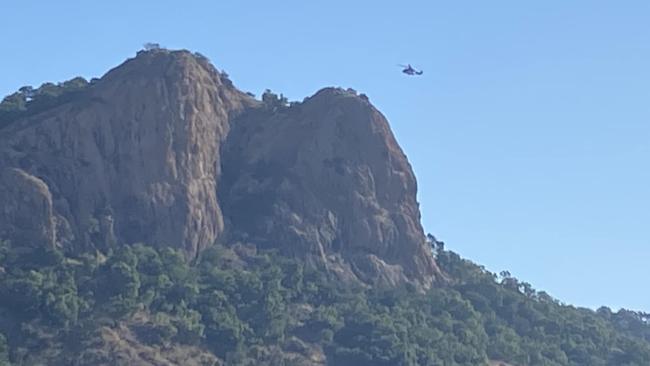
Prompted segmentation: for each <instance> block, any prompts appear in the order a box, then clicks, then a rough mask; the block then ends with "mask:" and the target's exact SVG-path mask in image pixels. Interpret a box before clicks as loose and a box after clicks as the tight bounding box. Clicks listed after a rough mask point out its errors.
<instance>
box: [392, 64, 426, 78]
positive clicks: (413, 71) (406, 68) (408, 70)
mask: <svg viewBox="0 0 650 366" xmlns="http://www.w3.org/2000/svg"><path fill="white" fill-rule="evenodd" d="M398 66H400V67H403V68H404V70H402V72H403V73H405V74H406V75H411V76H413V75H422V74H423V73H424V71H422V70H416V69H414V68H413V67H412V66H411V64H408V65H398Z"/></svg>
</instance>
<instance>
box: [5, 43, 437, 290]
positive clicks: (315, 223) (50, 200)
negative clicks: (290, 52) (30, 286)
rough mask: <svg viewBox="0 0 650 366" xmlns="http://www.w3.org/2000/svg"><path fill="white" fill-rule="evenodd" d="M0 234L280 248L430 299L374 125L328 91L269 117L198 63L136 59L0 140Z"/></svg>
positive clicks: (397, 184)
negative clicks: (417, 289)
mask: <svg viewBox="0 0 650 366" xmlns="http://www.w3.org/2000/svg"><path fill="white" fill-rule="evenodd" d="M0 162H1V165H0V169H1V170H2V173H1V174H0V177H1V178H0V197H1V198H2V200H3V202H5V207H4V211H3V212H1V213H0V218H1V221H0V236H1V237H4V238H7V239H11V240H13V241H17V240H18V241H29V242H30V243H33V244H36V245H47V246H56V247H60V248H63V249H64V250H65V251H66V252H69V253H70V252H80V251H85V250H90V249H92V250H94V249H98V250H101V251H105V250H107V249H109V248H110V247H115V246H119V245H123V244H132V243H136V242H145V243H150V244H153V245H156V246H160V247H165V246H170V247H175V248H182V249H183V251H184V253H185V254H186V257H187V258H189V259H191V258H195V257H196V256H198V255H199V254H200V253H201V251H202V250H203V249H205V248H206V247H209V246H210V245H212V244H213V243H215V242H218V241H219V242H226V243H234V242H243V243H247V244H254V245H256V246H258V247H264V248H277V249H279V250H280V251H281V252H282V253H284V254H286V255H289V256H292V257H298V258H303V259H304V260H306V261H307V262H309V263H311V264H313V265H315V266H320V267H323V268H324V269H326V270H327V271H329V272H330V273H332V274H335V275H337V276H339V277H341V278H344V279H360V280H361V281H362V282H365V283H368V284H387V285H396V284H398V283H403V282H405V281H408V282H414V283H416V284H418V285H422V286H424V287H428V286H430V284H431V282H432V281H433V280H434V278H435V276H436V274H437V273H438V270H437V267H436V265H435V262H434V260H433V257H432V255H431V253H430V250H429V248H427V245H426V243H425V240H424V233H423V230H422V227H421V225H420V213H419V210H418V204H417V202H416V181H415V177H414V175H413V172H412V170H411V167H410V165H409V163H408V161H407V159H406V156H405V155H404V153H403V152H402V150H401V149H400V147H399V145H398V144H397V142H396V140H395V138H394V136H393V135H392V133H391V131H390V127H389V125H388V122H387V121H386V119H385V118H384V117H383V116H382V115H381V113H380V112H379V111H377V110H376V109H375V108H374V107H373V106H372V105H371V104H370V103H369V102H368V100H367V98H364V97H361V96H357V95H356V93H354V92H351V91H344V90H342V89H334V88H327V89H323V90H321V91H319V92H318V93H316V94H315V95H314V96H312V97H310V98H307V99H306V100H305V101H304V102H303V103H295V104H292V105H291V106H290V107H289V106H285V105H278V106H275V107H271V106H269V105H268V103H262V102H260V101H257V100H255V99H253V98H252V97H250V96H249V95H247V94H245V93H242V92H241V91H239V90H237V89H236V88H235V87H234V86H233V85H232V83H231V82H230V80H228V78H227V76H225V75H224V74H223V73H220V72H219V71H217V70H216V69H215V68H214V67H213V66H212V65H211V64H210V63H209V62H208V61H207V60H206V59H205V58H203V57H201V56H197V55H194V54H191V53H189V52H187V51H167V50H152V51H147V52H144V51H143V52H140V53H139V54H138V56H137V57H135V58H133V59H130V60H128V61H126V62H125V63H123V64H122V65H120V66H119V67H117V68H115V69H113V70H111V71H110V72H108V73H107V74H106V75H105V76H103V77H102V78H101V79H99V80H98V81H97V82H95V83H92V84H91V85H90V86H88V87H87V88H86V89H85V90H84V91H83V93H81V94H80V95H79V96H78V97H76V98H74V99H73V100H71V101H69V102H66V103H63V104H62V105H57V106H55V107H53V108H50V109H47V110H44V111H42V112H40V113H37V114H34V115H30V116H28V117H24V118H19V119H17V120H16V121H12V123H10V124H8V125H7V126H6V127H4V128H2V129H1V130H0Z"/></svg>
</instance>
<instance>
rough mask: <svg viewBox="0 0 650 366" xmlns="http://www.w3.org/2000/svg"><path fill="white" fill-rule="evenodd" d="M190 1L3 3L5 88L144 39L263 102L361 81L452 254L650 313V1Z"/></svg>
mask: <svg viewBox="0 0 650 366" xmlns="http://www.w3.org/2000/svg"><path fill="white" fill-rule="evenodd" d="M180 4H181V2H177V1H173V2H172V1H138V2H134V1H122V0H118V1H111V2H102V4H99V2H89V1H71V0H61V1H57V2H40V3H38V4H36V3H34V2H27V1H22V2H17V1H14V2H8V3H6V4H3V7H2V10H1V11H2V18H3V20H2V22H0V33H1V34H3V35H4V38H3V42H2V57H0V70H1V71H0V94H2V95H6V94H8V93H10V92H12V91H14V90H16V89H18V88H19V87H20V86H22V85H34V86H37V85H40V84H41V83H42V82H45V81H63V80H66V79H69V78H72V77H74V76H77V75H81V76H85V77H88V78H89V77H95V76H100V75H102V74H103V73H105V72H106V71H107V70H108V69H110V68H112V67H114V66H116V65H118V64H119V63H121V62H122V61H123V60H124V59H126V58H128V57H132V56H134V55H135V52H136V51H137V50H138V49H140V48H141V46H142V44H143V43H144V42H159V43H161V44H162V45H164V46H167V47H169V48H187V49H190V50H193V51H199V52H201V53H203V54H204V55H206V56H208V57H209V58H210V59H211V60H212V61H213V62H214V63H215V65H216V66H217V67H218V68H220V69H224V70H226V71H227V72H228V73H229V74H230V76H231V79H232V80H233V81H234V82H235V84H236V85H238V86H239V87H240V88H241V89H242V90H245V91H251V92H254V93H257V94H259V93H260V92H261V91H263V90H264V89H265V88H270V89H272V90H274V91H276V92H282V93H284V94H285V95H287V96H288V97H289V98H290V99H295V100H302V98H303V97H305V96H308V95H311V94H313V93H314V92H315V91H316V90H318V89H320V88H321V87H324V86H330V85H334V86H343V87H352V88H355V89H357V90H359V91H361V92H364V93H366V94H367V95H368V96H369V97H370V99H371V101H372V102H373V103H374V104H375V105H376V106H377V107H378V108H379V109H380V110H381V111H382V112H383V113H384V114H385V115H386V116H387V117H388V119H389V120H390V122H391V125H392V127H393V130H394V132H395V134H396V136H397V138H398V140H399V142H400V144H401V145H402V147H403V148H404V150H405V152H406V154H407V155H408V157H409V159H410V161H411V163H412V164H413V167H414V169H415V172H416V175H417V177H418V180H419V200H420V203H421V208H422V211H423V221H424V226H425V229H426V230H427V231H429V232H432V233H434V234H435V235H436V236H437V237H439V238H440V239H442V240H444V241H445V242H446V243H447V246H448V247H449V248H451V249H453V250H455V251H457V252H459V253H460V254H462V255H463V256H465V257H467V258H470V259H472V260H474V261H476V262H478V263H481V264H484V265H485V266H486V267H487V268H488V269H490V270H493V271H500V270H503V269H508V270H510V271H511V272H512V273H513V274H514V275H515V276H517V277H519V278H521V279H523V280H526V281H528V282H530V283H532V284H533V286H535V287H536V288H538V289H543V290H546V291H548V292H549V293H551V294H552V295H554V296H556V297H558V298H560V299H561V300H562V301H564V302H567V303H572V304H576V305H580V306H588V307H597V306H599V305H601V304H602V305H608V306H611V307H613V308H619V307H627V308H632V309H644V310H650V295H648V292H647V290H646V288H647V278H650V265H649V264H650V254H649V253H648V249H649V248H650V245H649V244H650V169H648V168H649V167H648V165H649V163H650V27H648V19H650V2H647V1H633V0H630V1H625V2H612V1H598V0H592V1H584V0H583V1H580V0H577V1H571V2H566V1H559V0H552V1H544V2H541V1H540V2H532V1H526V2H524V1H491V2H486V1H481V2H479V1H473V2H470V1H453V2H452V1H447V2H438V1H418V0H416V1H410V2H382V1H356V2H350V1H342V0H332V1H327V2H315V1H274V2H267V1H238V2H234V1H233V2H229V3H227V4H224V3H222V2H220V1H192V0H187V1H184V2H183V4H182V5H180ZM398 63H412V64H413V65H414V66H417V67H420V68H423V69H424V70H425V74H424V75H423V76H422V77H420V78H408V77H406V76H404V75H402V74H401V73H400V69H399V68H398V67H397V66H396V64H398Z"/></svg>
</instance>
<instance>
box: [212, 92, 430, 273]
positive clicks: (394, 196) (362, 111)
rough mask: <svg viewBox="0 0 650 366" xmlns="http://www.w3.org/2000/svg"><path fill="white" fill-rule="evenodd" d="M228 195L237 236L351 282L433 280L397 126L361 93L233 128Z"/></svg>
mask: <svg viewBox="0 0 650 366" xmlns="http://www.w3.org/2000/svg"><path fill="white" fill-rule="evenodd" d="M223 155H224V185H223V186H222V187H221V188H220V191H219V192H220V197H221V200H222V202H223V206H224V211H225V213H226V217H227V218H228V219H229V221H230V222H231V224H232V228H233V230H235V231H238V232H240V233H245V235H250V236H252V238H251V240H253V241H254V242H258V243H266V245H267V246H270V247H280V248H282V249H284V250H285V251H286V252H288V253H291V254H293V255H298V256H300V255H307V256H308V257H310V258H318V259H320V261H321V262H322V263H324V264H326V265H328V268H330V269H332V270H333V271H335V272H338V273H340V274H341V275H343V276H350V275H353V276H357V277H359V278H361V279H363V280H364V282H368V283H384V284H393V285H394V284H396V283H400V282H403V281H404V280H405V279H407V278H421V279H424V278H427V279H432V278H433V277H434V275H435V274H436V273H435V272H436V267H435V263H434V262H433V259H432V257H431V255H430V252H429V251H428V248H426V246H425V243H424V233H423V231H422V227H421V225H420V212H419V209H418V204H417V201H416V181H415V176H414V175H413V172H412V170H411V166H410V165H409V163H408V161H407V159H406V156H405V155H404V153H403V152H402V150H401V148H400V147H399V145H398V144H397V142H396V141H395V138H394V137H393V134H392V133H391V131H390V128H389V126H388V122H387V121H386V119H385V118H384V116H382V115H381V113H379V111H377V110H376V109H375V108H374V107H373V106H372V105H371V104H370V103H369V102H368V101H367V99H364V98H362V97H360V96H357V95H356V93H355V92H352V91H344V90H342V89H335V88H327V89H323V90H321V91H319V92H318V93H317V94H316V95H314V96H313V97H311V98H308V99H307V100H306V101H305V102H303V103H301V104H297V105H294V106H292V107H290V108H287V109H284V110H282V111H279V112H275V113H266V114H264V113H263V112H261V113H260V112H259V111H252V112H251V113H249V114H245V115H242V116H241V118H239V119H237V120H236V122H235V123H234V127H233V130H232V131H231V135H230V136H229V138H228V141H227V143H226V149H225V150H224V154H223Z"/></svg>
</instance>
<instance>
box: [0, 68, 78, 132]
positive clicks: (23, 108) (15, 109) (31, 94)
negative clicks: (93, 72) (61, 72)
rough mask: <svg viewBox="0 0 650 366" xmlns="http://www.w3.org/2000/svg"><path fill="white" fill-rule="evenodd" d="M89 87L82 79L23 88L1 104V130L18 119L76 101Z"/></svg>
mask: <svg viewBox="0 0 650 366" xmlns="http://www.w3.org/2000/svg"><path fill="white" fill-rule="evenodd" d="M88 85H89V83H88V81H86V79H84V78H82V77H76V78H74V79H71V80H68V81H65V82H63V83H58V84H53V83H45V84H43V85H41V86H40V87H38V88H36V89H34V88H33V87H31V86H23V87H22V88H20V89H19V90H18V91H17V92H15V93H13V94H10V95H8V96H6V97H5V98H4V99H3V100H2V101H1V102H0V129H2V128H4V127H6V126H8V125H9V124H11V122H13V121H15V120H16V119H18V118H22V117H28V116H31V115H34V114H37V113H40V112H43V111H45V110H47V109H50V108H53V107H56V106H59V105H61V104H64V103H67V102H69V101H72V100H74V99H75V98H77V97H78V96H79V94H80V93H81V92H82V91H83V90H84V89H85V88H86V87H87V86H88Z"/></svg>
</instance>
